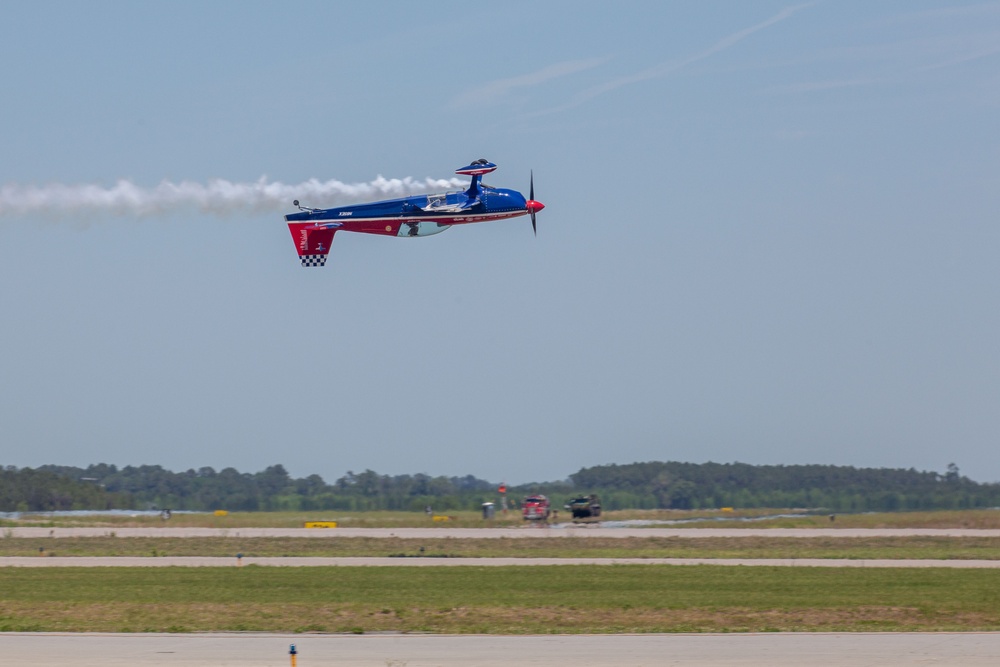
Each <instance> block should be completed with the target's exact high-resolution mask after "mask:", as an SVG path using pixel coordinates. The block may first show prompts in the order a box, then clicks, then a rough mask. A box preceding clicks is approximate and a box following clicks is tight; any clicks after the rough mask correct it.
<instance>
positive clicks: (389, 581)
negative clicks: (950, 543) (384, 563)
mask: <svg viewBox="0 0 1000 667" xmlns="http://www.w3.org/2000/svg"><path fill="white" fill-rule="evenodd" d="M0 591H2V598H0V631H7V632H10V631H69V632H84V631H86V632H167V631H169V632H196V631H198V632H201V631H205V632H212V631H259V632H378V631H399V632H434V633H494V634H500V633H502V634H522V633H621V632H751V631H754V632H758V631H914V630H939V631H945V630H948V631H959V630H965V631H967V630H977V631H978V630H982V631H986V630H989V631H995V630H1000V571H992V570H989V571H987V570H979V571H968V570H947V569H923V570H922V569H913V570H908V569H860V570H858V569H851V570H838V569H826V568H763V567H748V568H739V567H716V566H693V567H679V566H656V565H649V566H599V567H567V566H550V567H532V568H523V567H509V568H508V567H501V568H479V567H459V568H434V567H431V568H351V567H335V568H267V567H253V566H247V567H243V568H235V567H233V568H163V569H161V568H156V569H151V568H93V569H89V568H53V569H49V568H46V569H32V568H5V569H3V570H2V571H0Z"/></svg>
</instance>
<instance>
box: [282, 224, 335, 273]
mask: <svg viewBox="0 0 1000 667" xmlns="http://www.w3.org/2000/svg"><path fill="white" fill-rule="evenodd" d="M288 231H289V232H290V233H291V235H292V241H294V243H295V249H296V250H297V251H298V253H299V261H300V262H302V266H325V265H326V257H327V255H328V254H330V246H331V245H332V244H333V235H334V234H335V233H336V232H337V230H336V229H335V228H332V227H319V226H317V225H316V224H315V223H312V222H289V223H288Z"/></svg>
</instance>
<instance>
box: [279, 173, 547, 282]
mask: <svg viewBox="0 0 1000 667" xmlns="http://www.w3.org/2000/svg"><path fill="white" fill-rule="evenodd" d="M496 168H497V166H496V165H495V164H493V163H492V162H489V161H487V160H476V161H475V162H473V163H472V164H470V165H468V166H466V167H462V168H461V169H456V170H455V173H456V174H459V175H462V176H471V177H472V183H471V184H470V185H469V189H468V190H459V191H456V192H446V193H444V194H437V195H416V196H413V197H405V198H403V199H387V200H385V201H377V202H370V203H367V204H355V205H354V206H339V207H337V208H325V209H318V208H309V207H308V206H300V205H299V200H297V199H296V200H295V201H294V202H293V203H294V205H295V206H298V208H299V211H300V212H299V213H290V214H288V215H286V216H285V221H286V222H287V223H288V231H290V232H291V233H292V240H293V241H294V242H295V248H296V250H298V252H299V260H300V261H301V262H302V266H323V265H325V264H326V256H327V255H328V254H329V253H330V245H331V244H332V243H333V235H334V234H336V233H337V232H361V233H363V234H381V235H383V236H430V235H431V234H437V233H439V232H443V231H444V230H446V229H448V228H449V227H451V226H452V225H467V224H469V223H473V222H488V221H491V220H503V219H505V218H516V217H518V216H522V215H530V216H531V228H532V230H534V232H535V234H537V233H538V229H537V227H536V226H535V213H537V212H538V211H541V210H542V209H543V208H545V205H544V204H542V203H541V202H539V201H535V176H534V174H532V175H531V189H530V190H529V192H528V198H527V199H525V197H524V195H522V194H521V193H520V192H518V191H516V190H506V189H504V188H494V187H492V186H489V185H486V184H485V183H483V182H482V179H483V174H488V173H490V172H491V171H495V170H496Z"/></svg>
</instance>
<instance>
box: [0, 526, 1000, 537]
mask: <svg viewBox="0 0 1000 667" xmlns="http://www.w3.org/2000/svg"><path fill="white" fill-rule="evenodd" d="M3 534H4V535H9V536H10V537H55V538H60V537H102V536H107V535H115V536H117V537H314V538H323V537H401V538H415V539H430V538H457V539H467V538H493V539H499V538H508V539H518V538H567V537H584V538H586V537H605V538H607V537H611V538H615V537H617V538H627V537H680V538H692V539H695V538H699V537H914V536H932V537H1000V530H998V529H983V530H979V529H972V528H598V527H594V526H572V524H557V525H556V526H548V527H546V526H525V527H521V528H171V527H167V526H163V527H153V528H111V527H108V528H30V527H18V528H4V529H3Z"/></svg>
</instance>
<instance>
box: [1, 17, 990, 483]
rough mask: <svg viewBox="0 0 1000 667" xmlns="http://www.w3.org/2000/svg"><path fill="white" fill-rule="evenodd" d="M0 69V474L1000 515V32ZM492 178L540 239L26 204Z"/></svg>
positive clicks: (804, 21)
mask: <svg viewBox="0 0 1000 667" xmlns="http://www.w3.org/2000/svg"><path fill="white" fill-rule="evenodd" d="M0 61H2V62H3V63H4V66H3V67H2V68H0V89H2V90H3V91H4V103H3V104H2V105H0V119H2V122H0V146H2V155H3V159H2V160H0V278H2V280H0V309H2V310H0V312H2V320H0V344H2V346H3V354H2V356H0V436H2V445H0V447H2V449H0V464H4V465H17V466H37V465H41V464H45V463H58V464H75V465H86V464H88V463H96V462H107V463H115V464H118V465H128V464H134V465H138V464H144V463H145V464H153V463H157V464H161V465H164V466H165V467H167V468H170V469H174V470H184V469H187V468H191V467H194V468H197V467H200V466H213V467H216V468H222V467H226V466H235V467H237V468H238V469H240V470H245V471H256V470H260V469H262V468H263V467H265V466H267V465H270V464H273V463H283V464H284V465H285V466H286V467H287V468H288V469H289V471H290V472H291V473H292V474H293V475H295V476H304V475H308V474H311V473H318V474H320V475H322V476H323V477H324V478H326V479H327V480H328V481H332V480H333V479H335V478H336V477H339V476H340V475H342V474H344V473H345V472H346V471H348V470H354V471H360V470H363V469H366V468H371V469H374V470H376V471H378V472H381V473H388V474H403V473H417V472H425V473H428V474H432V475H441V474H443V475H464V474H474V475H476V476H478V477H482V478H486V479H490V480H494V481H499V480H506V481H508V482H511V483H517V482H526V481H541V480H554V479H562V478H565V477H566V476H567V475H569V474H571V473H573V472H575V471H576V470H578V469H579V468H581V467H585V466H592V465H599V464H606V463H622V464H624V463H631V462H634V461H648V460H678V461H692V462H704V461H716V462H731V461H741V462H746V463H755V464H765V463H766V464H797V463H824V464H838V465H854V466H865V467H867V466H876V467H881V466H886V467H903V468H909V467H914V468H917V469H920V470H936V471H939V472H943V471H944V469H945V467H946V465H947V464H948V463H949V462H955V463H957V464H958V466H959V467H960V469H961V471H962V473H963V474H966V475H968V476H970V477H972V478H973V479H976V480H978V481H998V480H1000V457H998V456H997V448H998V444H1000V259H998V256H1000V220H998V211H1000V139H998V137H1000V132H998V130H1000V2H975V1H972V2H968V3H963V2H920V1H913V0H908V1H905V2H904V1H897V2H892V1H886V2H831V1H820V2H812V3H805V4H795V3H786V2H771V1H763V0H762V1H760V2H752V3H751V2H742V1H732V2H722V1H720V2H710V3H709V2H697V3H695V2H633V3H624V4H623V3H607V2H577V1H574V2H545V3H537V2H512V3H500V4H497V3H469V2H464V1H463V2H433V3H413V2H388V3H373V2H351V3H346V2H341V3H337V2H291V3H274V2H209V3H202V2H197V3H196V2H177V3H155V4H153V3H134V2H90V3H76V2H32V3H27V2H22V3H13V4H10V5H8V6H7V7H5V10H4V21H3V23H2V25H0ZM479 157H486V158H488V159H490V160H492V161H494V162H496V163H497V164H499V165H500V168H499V170H498V171H497V172H495V173H494V174H492V175H491V176H490V177H489V178H488V182H490V183H491V184H493V185H497V186H504V187H514V188H519V189H522V190H527V186H528V175H529V171H530V170H532V169H533V170H534V174H535V188H536V196H537V198H538V199H540V200H541V201H543V202H544V203H545V204H546V206H547V208H546V209H545V210H544V211H543V212H541V213H540V214H539V221H538V227H539V230H538V237H537V238H533V237H532V235H531V229H530V224H529V223H528V222H527V221H526V219H524V218H520V219H516V220H513V221H506V222H499V223H492V224H482V225H474V226H470V227H464V228H458V229H453V230H450V231H448V232H447V233H445V234H441V235H439V236H433V237H430V238H421V239H393V238H383V237H374V236H365V235H349V234H340V235H338V236H337V239H336V241H335V242H334V247H333V252H332V254H331V258H330V261H329V262H328V263H327V266H326V267H325V268H323V269H303V268H301V267H300V266H299V263H298V260H297V258H296V254H295V249H294V247H293V244H292V240H291V238H290V236H289V234H288V232H287V229H286V228H285V225H284V222H283V220H282V218H281V214H282V212H289V211H290V210H291V206H290V201H289V202H288V203H287V205H285V206H283V207H282V206H278V207H272V208H271V209H268V210H264V209H261V208H259V207H258V208H254V207H250V206H248V207H246V208H245V209H240V208H239V207H236V210H230V211H229V212H228V213H225V212H223V213H219V212H213V211H205V210H202V209H200V208H199V207H197V206H194V205H183V204H179V205H177V206H167V207H165V208H163V209H162V210H161V211H159V212H158V213H157V214H155V215H147V214H139V213H135V212H130V211H129V210H123V209H116V208H114V207H103V208H102V207H101V206H96V207H90V208H88V209H86V210H78V211H75V210H73V209H72V208H69V209H67V208H63V209H59V210H49V209H46V208H45V207H40V208H36V209H30V210H29V209H25V208H23V207H22V208H20V209H18V208H15V207H13V205H12V204H11V201H12V199H16V198H17V197H18V196H20V197H23V196H24V192H25V188H30V187H34V188H36V190H35V191H36V192H40V193H42V194H45V193H48V196H53V197H54V196H56V195H54V194H53V193H57V192H59V191H60V190H59V188H60V186H66V187H67V188H71V189H72V188H79V187H80V186H86V185H91V186H96V187H97V188H98V190H102V189H106V188H110V187H112V186H115V184H116V183H118V182H119V181H120V180H123V179H124V180H127V181H128V183H129V184H131V185H132V186H135V187H136V188H139V189H141V190H143V191H146V192H148V191H149V189H151V188H155V187H156V186H157V185H158V184H160V183H161V182H163V181H170V182H172V183H179V182H182V181H190V182H192V183H196V184H199V183H200V184H208V183H210V182H212V181H213V179H226V180H228V181H232V182H234V183H254V182H256V181H258V180H259V179H261V178H262V177H265V178H266V179H267V181H268V182H271V181H274V182H280V183H284V184H286V185H287V184H298V183H302V182H303V181H306V180H308V179H310V178H317V179H320V180H324V181H325V180H328V179H338V180H340V181H343V182H345V183H367V182H370V181H372V180H373V179H375V178H376V177H377V176H379V175H382V176H385V177H386V178H404V177H407V176H409V177H413V178H415V179H424V178H427V177H432V178H448V177H451V176H452V175H453V173H452V172H453V171H454V169H456V168H458V167H460V166H462V165H464V164H467V163H468V162H469V161H470V160H472V159H475V158H479ZM19 193H20V194H19ZM310 203H313V202H310ZM315 203H316V204H322V203H324V202H315ZM4 206H6V208H4Z"/></svg>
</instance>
